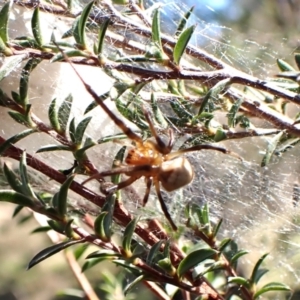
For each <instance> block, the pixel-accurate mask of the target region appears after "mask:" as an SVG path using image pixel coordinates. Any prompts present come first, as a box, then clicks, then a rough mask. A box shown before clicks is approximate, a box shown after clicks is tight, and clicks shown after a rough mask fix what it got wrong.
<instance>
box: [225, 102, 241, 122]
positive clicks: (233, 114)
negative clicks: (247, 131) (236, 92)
mask: <svg viewBox="0 0 300 300" xmlns="http://www.w3.org/2000/svg"><path fill="white" fill-rule="evenodd" d="M242 103H243V99H242V98H240V99H238V100H237V101H235V102H234V103H233V105H232V106H231V109H230V111H229V113H228V114H227V117H228V126H229V127H235V126H236V124H237V122H236V116H237V113H238V111H239V109H240V107H241V105H242Z"/></svg>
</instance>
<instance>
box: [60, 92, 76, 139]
mask: <svg viewBox="0 0 300 300" xmlns="http://www.w3.org/2000/svg"><path fill="white" fill-rule="evenodd" d="M72 102H73V97H72V95H71V94H70V95H68V96H67V97H66V98H65V99H64V101H63V102H62V104H61V105H60V107H59V109H58V122H59V124H60V127H61V133H64V132H65V130H66V128H67V124H68V120H69V117H70V113H71V107H72Z"/></svg>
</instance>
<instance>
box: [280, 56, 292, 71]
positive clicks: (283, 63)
mask: <svg viewBox="0 0 300 300" xmlns="http://www.w3.org/2000/svg"><path fill="white" fill-rule="evenodd" d="M276 62H277V66H278V67H279V69H280V71H281V72H285V71H296V70H295V68H293V67H292V66H291V65H290V64H289V63H287V62H286V61H284V60H283V59H280V58H279V59H277V60H276Z"/></svg>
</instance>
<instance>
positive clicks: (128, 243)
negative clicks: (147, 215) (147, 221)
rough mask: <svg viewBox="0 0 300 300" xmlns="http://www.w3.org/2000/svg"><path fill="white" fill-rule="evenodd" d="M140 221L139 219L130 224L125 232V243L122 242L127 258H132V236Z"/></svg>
mask: <svg viewBox="0 0 300 300" xmlns="http://www.w3.org/2000/svg"><path fill="white" fill-rule="evenodd" d="M138 221H139V217H137V218H134V219H133V220H132V221H130V222H129V223H128V225H127V226H126V228H125V231H124V236H123V241H122V247H123V251H124V254H125V255H126V257H131V255H132V252H131V241H132V236H133V233H134V230H135V227H136V225H137V223H138Z"/></svg>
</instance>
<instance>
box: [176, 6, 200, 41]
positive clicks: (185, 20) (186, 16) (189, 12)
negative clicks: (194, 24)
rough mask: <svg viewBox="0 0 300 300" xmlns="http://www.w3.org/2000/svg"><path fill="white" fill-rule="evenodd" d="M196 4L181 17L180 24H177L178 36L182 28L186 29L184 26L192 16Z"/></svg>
mask: <svg viewBox="0 0 300 300" xmlns="http://www.w3.org/2000/svg"><path fill="white" fill-rule="evenodd" d="M194 8H195V6H192V7H191V8H190V9H189V10H188V11H187V12H186V13H185V14H184V16H183V17H182V18H181V20H180V22H179V24H178V26H177V30H176V33H175V35H176V36H178V35H180V34H181V33H182V30H183V29H184V27H185V26H186V23H187V21H188V19H189V17H190V16H191V14H192V12H193V10H194Z"/></svg>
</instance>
